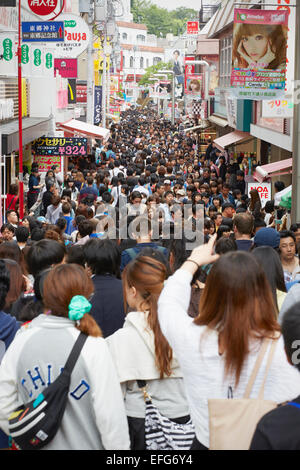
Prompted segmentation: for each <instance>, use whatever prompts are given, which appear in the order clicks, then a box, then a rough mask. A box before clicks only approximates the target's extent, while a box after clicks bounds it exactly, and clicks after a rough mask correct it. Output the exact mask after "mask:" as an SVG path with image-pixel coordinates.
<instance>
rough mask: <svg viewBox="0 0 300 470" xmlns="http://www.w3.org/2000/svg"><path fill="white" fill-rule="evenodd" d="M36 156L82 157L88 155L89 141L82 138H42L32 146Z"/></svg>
mask: <svg viewBox="0 0 300 470" xmlns="http://www.w3.org/2000/svg"><path fill="white" fill-rule="evenodd" d="M32 149H33V151H34V153H35V154H36V155H60V156H61V157H63V156H65V155H67V156H80V155H86V154H87V139H86V138H81V137H40V138H39V139H37V140H36V141H35V142H34V143H33V146H32Z"/></svg>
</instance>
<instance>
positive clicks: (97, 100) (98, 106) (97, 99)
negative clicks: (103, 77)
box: [94, 85, 102, 126]
mask: <svg viewBox="0 0 300 470" xmlns="http://www.w3.org/2000/svg"><path fill="white" fill-rule="evenodd" d="M94 88H95V92H94V125H95V126H99V124H100V123H101V120H102V86H98V85H95V87H94Z"/></svg>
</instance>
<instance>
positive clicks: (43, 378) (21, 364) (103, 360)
mask: <svg viewBox="0 0 300 470" xmlns="http://www.w3.org/2000/svg"><path fill="white" fill-rule="evenodd" d="M93 290H94V288H93V282H92V280H91V279H90V278H89V277H88V275H87V273H86V272H85V270H84V269H83V268H82V267H81V266H79V265H76V264H73V265H72V264H64V265H60V266H56V267H55V268H53V269H52V270H51V271H50V272H49V274H48V275H47V276H46V278H45V280H44V284H43V303H44V306H45V313H44V314H41V315H39V316H38V317H36V318H35V319H34V320H32V322H31V323H29V324H28V325H27V327H26V328H22V329H21V331H20V334H18V335H17V336H16V337H15V340H14V341H13V343H12V344H11V345H10V347H9V349H8V350H7V352H6V354H5V356H4V358H3V361H2V364H1V368H0V369H1V370H0V428H1V429H3V430H4V431H5V432H6V433H7V434H8V418H9V416H10V415H11V413H12V411H13V410H14V409H15V408H16V407H17V406H18V405H19V404H20V403H27V402H28V401H31V400H34V399H35V398H36V397H37V396H38V395H39V394H40V393H41V392H42V391H43V389H44V388H45V387H47V386H48V385H49V383H52V382H53V381H54V380H55V379H56V378H57V376H58V375H59V373H60V370H61V367H63V366H64V364H65V363H66V360H67V357H68V355H69V353H70V351H71V349H72V347H73V345H74V343H75V341H76V339H77V337H78V335H79V333H80V332H83V333H84V334H86V335H88V338H87V340H86V342H85V344H84V346H83V349H82V350H81V353H80V356H79V358H78V361H77V363H76V365H75V368H74V370H73V372H72V375H71V384H70V393H69V396H68V402H67V405H66V409H65V412H64V415H63V418H62V422H61V425H60V428H59V429H58V432H57V434H56V435H55V437H54V438H53V439H52V440H51V442H49V444H47V445H46V446H45V447H44V449H45V450H60V449H61V450H84V449H85V450H103V449H124V450H127V449H128V448H129V437H128V426H127V421H126V415H125V410H124V403H123V399H122V394H121V389H120V384H119V382H118V379H117V374H116V371H115V368H114V365H113V362H112V360H111V357H110V354H109V351H108V348H107V345H106V344H105V340H104V339H103V338H101V330H100V328H99V327H98V326H97V324H96V322H95V321H94V319H93V318H92V317H91V316H90V315H89V313H88V312H89V311H90V308H91V304H90V303H89V301H88V299H89V298H90V297H91V295H92V294H93Z"/></svg>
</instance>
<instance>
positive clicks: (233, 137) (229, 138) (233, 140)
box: [214, 131, 252, 152]
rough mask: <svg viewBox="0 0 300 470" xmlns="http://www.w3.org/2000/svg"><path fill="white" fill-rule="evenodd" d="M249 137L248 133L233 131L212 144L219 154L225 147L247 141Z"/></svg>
mask: <svg viewBox="0 0 300 470" xmlns="http://www.w3.org/2000/svg"><path fill="white" fill-rule="evenodd" d="M249 137H250V138H251V137H252V136H251V135H250V134H249V132H243V131H234V132H230V133H229V134H226V135H223V136H222V137H219V138H218V139H215V140H214V144H216V147H217V148H218V149H219V150H221V152H224V150H225V148H226V147H229V146H230V145H233V144H237V143H240V142H242V141H243V140H247V139H249Z"/></svg>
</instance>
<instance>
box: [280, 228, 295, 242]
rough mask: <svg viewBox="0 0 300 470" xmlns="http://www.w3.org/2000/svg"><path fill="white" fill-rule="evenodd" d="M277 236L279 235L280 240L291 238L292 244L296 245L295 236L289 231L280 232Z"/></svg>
mask: <svg viewBox="0 0 300 470" xmlns="http://www.w3.org/2000/svg"><path fill="white" fill-rule="evenodd" d="M279 235H280V240H281V239H282V238H292V239H293V240H294V242H295V243H296V237H295V234H294V232H292V231H291V230H282V231H281V232H279Z"/></svg>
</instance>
